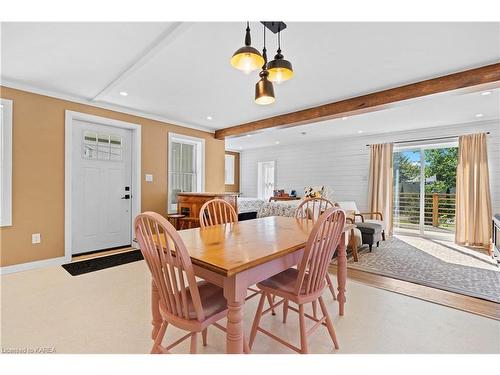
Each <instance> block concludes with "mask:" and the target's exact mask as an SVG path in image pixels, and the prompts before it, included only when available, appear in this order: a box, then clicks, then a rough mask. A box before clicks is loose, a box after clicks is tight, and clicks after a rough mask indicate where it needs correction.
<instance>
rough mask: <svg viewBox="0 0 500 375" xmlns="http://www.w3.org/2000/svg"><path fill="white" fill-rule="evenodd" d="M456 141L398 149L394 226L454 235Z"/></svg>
mask: <svg viewBox="0 0 500 375" xmlns="http://www.w3.org/2000/svg"><path fill="white" fill-rule="evenodd" d="M457 154H458V148H457V145H456V143H447V144H433V145H425V146H418V147H416V146H413V147H406V148H403V147H398V148H395V150H394V228H395V231H396V232H399V233H413V234H419V235H433V236H439V237H445V238H446V237H448V238H450V237H452V236H453V234H454V232H455V184H456V169H457Z"/></svg>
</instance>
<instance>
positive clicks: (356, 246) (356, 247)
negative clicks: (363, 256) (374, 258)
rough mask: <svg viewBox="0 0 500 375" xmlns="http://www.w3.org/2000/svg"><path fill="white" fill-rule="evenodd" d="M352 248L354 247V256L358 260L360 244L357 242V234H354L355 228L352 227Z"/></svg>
mask: <svg viewBox="0 0 500 375" xmlns="http://www.w3.org/2000/svg"><path fill="white" fill-rule="evenodd" d="M350 246H351V249H352V257H353V258H354V261H355V262H357V261H358V244H357V243H356V236H354V228H353V229H351V243H350Z"/></svg>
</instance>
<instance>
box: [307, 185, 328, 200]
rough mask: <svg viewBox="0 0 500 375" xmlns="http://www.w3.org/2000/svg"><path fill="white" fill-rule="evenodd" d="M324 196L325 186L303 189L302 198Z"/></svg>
mask: <svg viewBox="0 0 500 375" xmlns="http://www.w3.org/2000/svg"><path fill="white" fill-rule="evenodd" d="M324 194H325V186H324V185H321V186H306V187H305V188H304V198H321V197H323V196H324Z"/></svg>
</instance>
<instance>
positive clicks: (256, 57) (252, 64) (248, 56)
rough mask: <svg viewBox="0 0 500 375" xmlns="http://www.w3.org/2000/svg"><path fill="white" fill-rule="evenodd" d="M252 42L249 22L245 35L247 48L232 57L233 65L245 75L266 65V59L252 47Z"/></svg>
mask: <svg viewBox="0 0 500 375" xmlns="http://www.w3.org/2000/svg"><path fill="white" fill-rule="evenodd" d="M251 44H252V40H251V37H250V24H249V23H248V22H247V29H246V33H245V46H244V47H241V48H240V49H238V50H237V51H236V52H235V53H234V54H233V57H231V65H232V66H233V67H234V68H236V69H238V70H241V71H243V72H244V73H245V74H250V72H252V71H254V70H257V69H259V67H261V66H262V64H264V58H263V57H262V56H261V54H260V52H259V51H258V50H257V49H255V48H253V47H252V46H251Z"/></svg>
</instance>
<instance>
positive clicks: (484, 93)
mask: <svg viewBox="0 0 500 375" xmlns="http://www.w3.org/2000/svg"><path fill="white" fill-rule="evenodd" d="M490 94H491V91H483V92H482V93H481V95H482V96H487V95H490Z"/></svg>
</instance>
